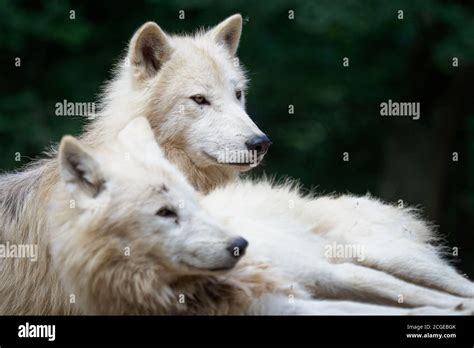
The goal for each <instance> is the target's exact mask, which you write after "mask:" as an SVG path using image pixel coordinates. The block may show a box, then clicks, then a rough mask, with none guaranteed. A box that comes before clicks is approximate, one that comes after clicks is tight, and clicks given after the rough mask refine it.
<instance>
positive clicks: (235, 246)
mask: <svg viewBox="0 0 474 348" xmlns="http://www.w3.org/2000/svg"><path fill="white" fill-rule="evenodd" d="M248 245H249V242H247V240H246V239H244V238H242V237H239V238H236V239H234V240H233V241H232V243H231V244H230V245H229V247H228V248H227V250H228V251H229V252H230V253H231V254H232V256H234V257H235V258H240V257H241V256H243V255H244V254H245V249H247V246H248Z"/></svg>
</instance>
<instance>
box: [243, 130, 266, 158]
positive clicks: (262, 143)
mask: <svg viewBox="0 0 474 348" xmlns="http://www.w3.org/2000/svg"><path fill="white" fill-rule="evenodd" d="M271 144H272V142H271V141H270V139H268V137H267V136H266V135H265V134H263V135H257V136H255V137H253V138H251V139H250V140H247V142H246V143H245V145H246V146H247V149H248V150H249V151H256V152H257V155H258V156H260V155H264V154H266V153H267V150H268V148H269V147H270V145H271Z"/></svg>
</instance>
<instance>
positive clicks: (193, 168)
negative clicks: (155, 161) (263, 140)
mask: <svg viewBox="0 0 474 348" xmlns="http://www.w3.org/2000/svg"><path fill="white" fill-rule="evenodd" d="M161 146H162V147H163V149H164V150H165V154H166V157H167V158H168V160H169V161H171V162H172V163H173V164H174V165H176V166H177V167H178V169H179V170H180V171H181V172H182V173H184V174H185V176H186V178H187V179H188V181H189V183H190V184H191V185H192V186H193V187H194V188H195V189H196V190H198V191H199V192H202V193H208V192H209V191H212V190H213V189H214V188H216V187H219V186H222V185H225V184H227V183H228V182H231V181H234V180H235V179H236V178H237V176H238V175H239V168H234V167H230V166H229V167H224V166H221V165H213V166H208V167H205V168H201V167H198V166H197V165H196V164H195V163H194V162H193V161H192V159H191V158H190V157H189V156H188V155H187V154H186V152H185V151H184V150H181V149H177V148H174V147H167V146H166V145H165V144H162V145H161Z"/></svg>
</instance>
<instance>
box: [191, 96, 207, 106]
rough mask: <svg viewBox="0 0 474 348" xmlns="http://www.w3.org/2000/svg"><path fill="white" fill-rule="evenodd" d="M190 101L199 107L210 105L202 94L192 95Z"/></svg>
mask: <svg viewBox="0 0 474 348" xmlns="http://www.w3.org/2000/svg"><path fill="white" fill-rule="evenodd" d="M191 99H192V100H194V101H195V102H196V104H199V105H211V103H209V102H208V100H207V99H206V97H204V96H203V95H202V94H196V95H193V96H192V97H191Z"/></svg>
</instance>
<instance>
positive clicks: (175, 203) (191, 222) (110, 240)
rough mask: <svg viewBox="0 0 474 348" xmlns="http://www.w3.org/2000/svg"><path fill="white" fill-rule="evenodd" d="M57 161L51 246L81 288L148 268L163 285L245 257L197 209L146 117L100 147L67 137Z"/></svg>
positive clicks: (234, 240) (239, 241)
mask: <svg viewBox="0 0 474 348" xmlns="http://www.w3.org/2000/svg"><path fill="white" fill-rule="evenodd" d="M58 158H59V164H60V173H61V177H62V184H61V186H60V187H59V188H58V190H57V192H56V196H55V198H54V199H53V201H54V203H53V207H52V210H51V213H52V222H53V224H54V225H55V228H53V233H52V238H53V241H52V250H51V251H52V255H53V259H54V260H55V261H56V263H57V264H58V265H59V267H60V268H61V269H63V268H64V269H65V271H64V272H65V273H67V275H65V277H69V278H71V277H72V279H69V281H70V282H73V283H74V284H77V283H81V282H83V283H82V286H79V287H80V288H84V287H86V288H87V287H89V286H93V284H95V283H96V282H101V281H106V280H104V279H103V278H101V279H100V280H98V278H100V277H104V274H108V276H109V277H119V278H120V277H124V278H126V277H130V278H131V279H122V280H123V281H124V282H125V283H126V284H132V285H131V286H140V282H141V281H142V280H137V279H139V277H140V274H141V275H143V274H146V273H147V272H150V274H158V275H159V279H160V281H161V282H165V283H166V282H171V281H173V280H176V279H179V277H182V276H189V275H209V274H214V273H215V272H218V271H222V270H227V269H231V268H233V267H234V265H235V264H236V263H237V261H238V260H239V257H240V256H242V255H243V254H244V252H245V248H246V246H247V242H246V241H245V240H244V239H243V238H241V237H239V236H232V235H230V234H228V233H226V231H224V230H223V229H221V228H220V227H219V225H218V224H217V223H216V222H215V221H214V220H213V218H212V217H211V216H210V215H209V214H208V213H207V212H206V211H205V210H204V209H203V208H202V207H201V206H200V204H199V202H198V196H197V193H196V192H195V190H194V189H193V188H192V187H191V185H189V184H188V182H187V181H186V179H185V178H184V177H183V175H182V174H181V173H180V172H179V171H178V170H177V169H176V168H175V167H174V166H173V165H172V164H171V163H169V162H168V161H167V160H166V159H165V158H164V155H163V154H162V152H161V150H160V148H159V147H158V145H157V144H156V141H155V138H154V134H153V132H152V130H151V128H150V127H149V124H148V122H147V121H146V119H145V118H136V119H134V120H133V121H132V122H131V123H130V124H129V125H128V126H127V127H126V128H125V129H124V130H122V131H121V132H120V134H119V136H118V139H117V142H116V144H109V146H106V147H103V148H101V149H100V150H89V149H86V147H85V146H84V145H82V144H81V143H80V142H79V141H78V140H76V139H75V138H73V137H71V136H66V137H64V138H63V139H62V141H61V144H60V148H59V154H58ZM132 270H136V272H138V273H137V274H136V275H135V276H134V275H133V274H130V272H132V273H133V271H132ZM154 271H155V272H154ZM114 272H118V274H119V276H117V274H114ZM134 277H137V279H135V278H134ZM91 278H93V279H95V280H93V279H91ZM134 279H135V280H134ZM140 279H141V278H140ZM125 283H124V284H125ZM133 284H135V285H133ZM137 284H138V285H137ZM97 286H98V285H97ZM104 286H105V285H104ZM78 291H79V290H78ZM90 291H92V290H90ZM90 291H89V292H90ZM97 291H98V290H97Z"/></svg>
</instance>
